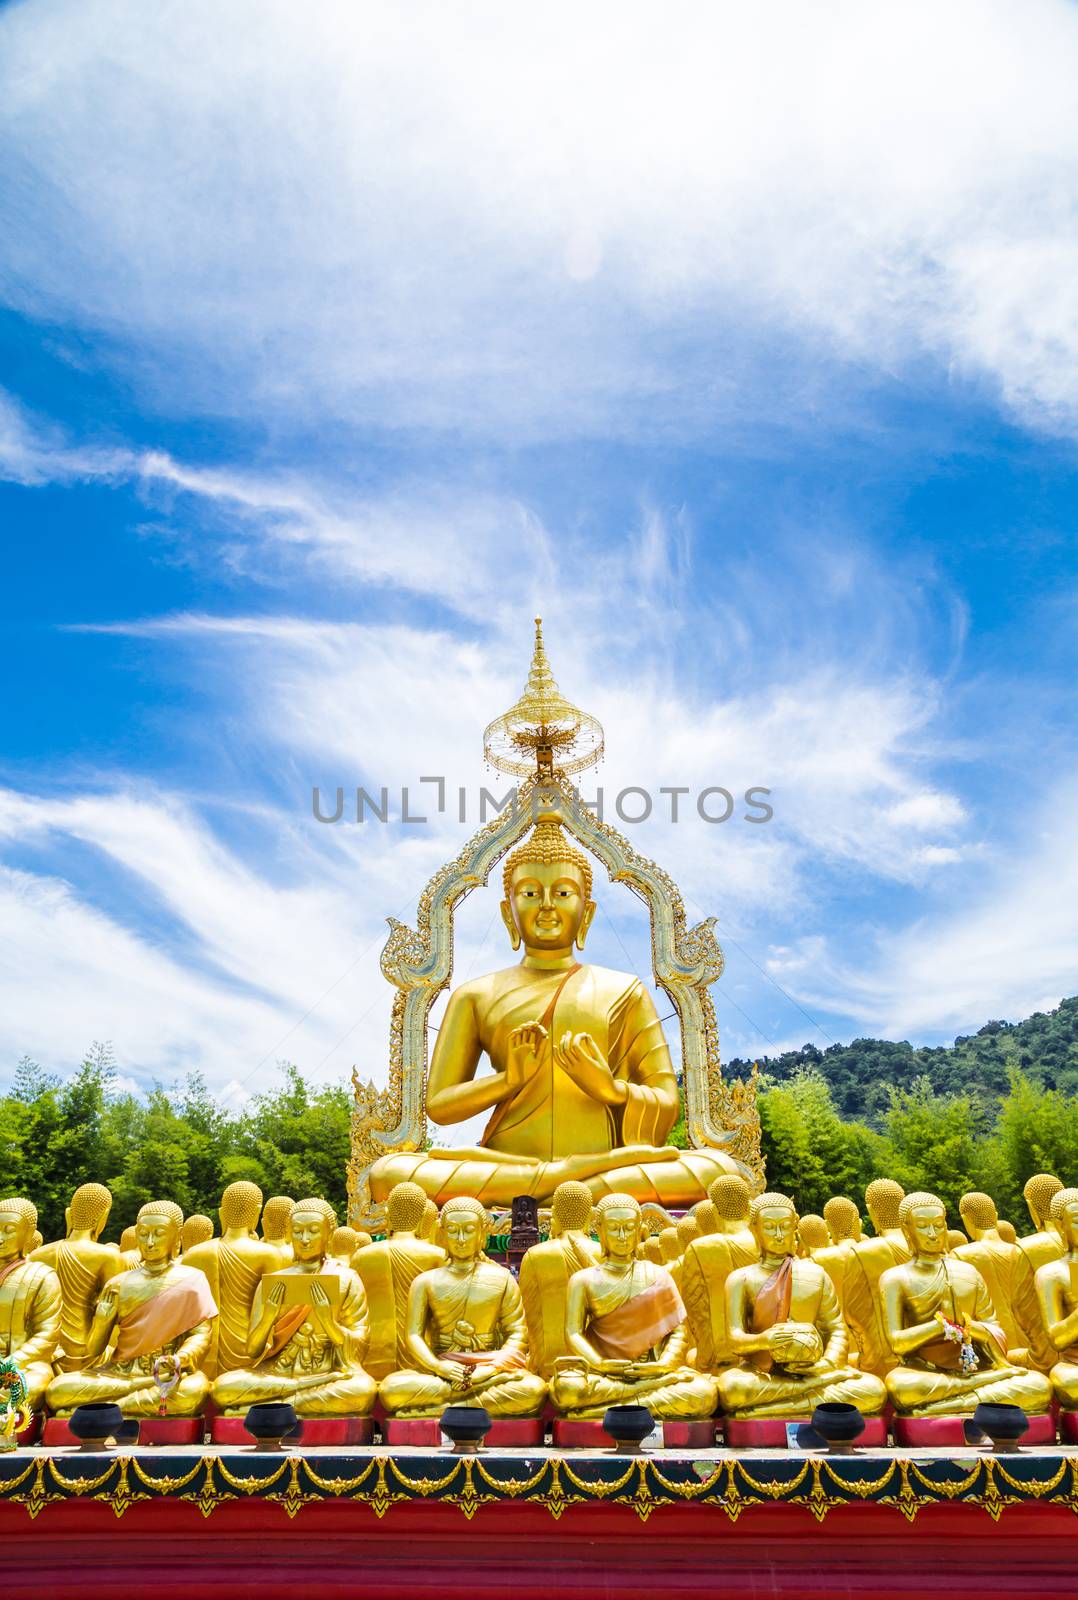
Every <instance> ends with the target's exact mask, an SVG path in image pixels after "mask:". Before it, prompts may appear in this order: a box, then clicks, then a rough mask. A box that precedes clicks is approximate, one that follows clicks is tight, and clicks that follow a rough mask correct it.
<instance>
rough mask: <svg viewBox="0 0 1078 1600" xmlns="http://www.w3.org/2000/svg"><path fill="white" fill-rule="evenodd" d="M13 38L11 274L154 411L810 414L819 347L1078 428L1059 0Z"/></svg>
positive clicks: (483, 13) (476, 17)
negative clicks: (117, 359)
mask: <svg viewBox="0 0 1078 1600" xmlns="http://www.w3.org/2000/svg"><path fill="white" fill-rule="evenodd" d="M0 33H2V37H3V45H4V48H3V60H4V62H5V63H6V65H5V68H4V82H3V93H2V94H0V106H3V108H4V109H3V118H4V124H3V126H4V127H5V128H6V137H7V140H8V144H9V156H8V167H9V170H10V172H11V173H12V176H13V179H14V182H15V184H16V188H17V193H18V196H19V203H18V204H17V205H16V206H13V207H11V208H10V210H9V221H8V229H7V236H6V245H5V253H6V256H7V273H6V279H5V281H6V283H7V285H8V289H7V293H8V295H9V298H10V300H11V302H12V303H13V304H14V305H16V306H17V307H19V308H21V309H25V310H28V311H30V312H32V313H34V314H36V315H41V316H44V317H47V318H49V319H50V320H52V321H57V320H60V321H63V320H71V321H75V322H77V323H79V324H81V325H82V326H83V327H92V328H96V329H98V330H100V331H102V332H103V333H104V334H105V335H106V336H107V338H108V339H109V341H110V345H111V347H112V349H113V351H114V352H116V353H117V354H118V353H119V352H121V351H122V350H123V348H124V345H125V341H134V342H135V344H136V345H138V346H139V352H140V353H139V362H140V363H142V362H146V363H147V369H145V370H142V371H141V374H140V375H141V377H142V378H143V379H146V378H147V377H148V376H149V372H152V373H153V375H154V381H155V382H156V394H157V398H158V400H159V402H160V403H161V404H162V405H165V406H169V405H171V404H172V403H174V399H175V396H176V395H177V392H178V391H180V390H182V392H183V395H184V398H185V401H186V400H187V399H189V397H190V395H191V393H192V391H193V390H195V391H197V393H198V396H199V398H200V400H201V402H202V404H203V405H205V406H206V407H207V408H208V409H210V410H215V409H219V410H221V411H223V412H225V413H229V414H233V415H234V414H236V413H237V412H238V411H243V412H250V413H252V414H256V415H259V416H262V417H265V418H275V417H280V416H282V415H289V416H292V417H296V416H299V415H302V416H304V417H306V418H309V419H311V420H312V421H314V420H315V419H317V420H318V422H319V423H321V422H323V420H324V419H327V418H344V419H345V420H346V421H350V422H364V423H369V424H371V425H373V426H374V427H376V428H381V427H385V426H388V427H394V426H399V425H401V424H418V425H425V424H429V423H433V424H436V425H437V426H439V427H445V426H449V427H451V428H453V429H454V430H468V429H471V428H476V427H478V428H481V429H483V430H486V431H494V432H497V433H502V432H505V431H510V432H511V433H512V435H513V436H514V437H515V438H516V439H519V438H520V437H521V433H522V430H526V429H528V428H533V429H537V430H541V431H542V432H543V433H545V434H550V433H554V434H562V433H567V432H577V431H580V430H582V429H583V430H588V429H591V428H593V427H596V426H603V427H605V428H607V429H609V428H610V427H612V426H613V427H632V428H639V427H647V428H648V429H649V430H651V429H653V428H654V426H655V424H656V422H658V421H660V420H661V422H662V425H663V426H664V427H669V426H670V425H671V421H672V419H673V417H674V416H675V415H676V417H677V425H678V427H679V428H680V429H681V430H682V431H686V430H687V431H690V432H692V431H694V430H701V429H702V430H705V431H708V430H711V429H712V428H714V427H715V426H716V425H719V424H721V425H722V426H723V427H724V430H726V432H725V436H726V437H727V438H728V439H729V438H730V437H731V436H732V430H733V428H734V427H735V426H736V424H737V422H738V420H739V419H741V418H744V417H745V416H746V415H747V414H748V413H749V412H752V414H753V419H754V420H755V418H758V417H759V416H760V415H762V414H767V415H769V416H770V417H771V418H772V419H775V418H776V417H779V416H781V417H782V418H783V420H784V421H787V422H788V421H790V420H796V414H797V412H798V410H799V409H802V410H807V411H808V412H811V411H812V410H813V408H814V407H815V406H817V405H818V402H819V393H820V384H821V378H820V375H819V356H820V352H821V351H822V350H827V351H829V352H831V353H832V354H834V355H836V356H838V357H839V358H840V359H850V360H852V361H854V362H855V363H857V364H859V365H867V366H868V367H869V368H872V369H875V370H877V371H882V372H884V373H890V372H893V371H894V370H896V369H897V368H901V367H902V366H903V365H904V364H906V363H911V362H917V361H919V360H920V359H921V358H922V357H923V355H924V354H926V353H927V354H928V355H930V356H931V357H932V358H933V359H934V360H935V361H936V362H937V363H938V365H939V367H940V369H941V370H944V371H953V372H955V373H957V374H959V375H963V376H973V377H974V378H977V379H981V378H983V379H986V380H987V381H988V382H989V383H990V384H992V385H994V386H995V387H996V388H997V390H998V391H999V392H1000V394H1001V395H1002V396H1003V398H1004V399H1005V401H1006V402H1007V403H1008V404H1010V405H1011V406H1013V407H1014V408H1015V409H1016V410H1017V412H1018V413H1019V414H1020V415H1021V416H1022V417H1024V418H1025V419H1027V420H1032V421H1033V422H1036V423H1041V424H1045V425H1048V426H1055V427H1072V426H1073V424H1074V420H1075V417H1076V415H1078V377H1076V373H1078V361H1076V360H1075V356H1076V353H1078V207H1076V193H1078V190H1076V183H1075V178H1076V170H1078V153H1076V152H1078V100H1076V97H1075V95H1074V93H1073V85H1074V82H1075V81H1076V79H1078V15H1076V13H1075V11H1074V8H1073V7H1072V6H1070V5H1068V4H1066V3H1065V0H1027V3H1026V4H1024V5H1022V6H1015V5H1013V4H1009V3H1005V0H994V3H991V0H990V3H988V4H984V3H974V0H956V3H955V4H952V5H949V6H947V7H944V8H940V7H939V6H937V5H932V4H929V3H928V0H919V3H914V4H910V5H907V6H904V7H903V8H902V10H901V12H900V13H899V12H896V11H894V10H893V9H892V8H886V7H866V6H863V5H858V4H854V3H852V0H832V3H830V4H827V5H823V6H816V7H811V8H806V7H804V6H802V5H798V4H796V3H793V0H790V3H777V0H772V3H771V4H766V5H762V6H756V7H753V8H751V9H737V8H732V7H714V6H706V5H703V4H699V3H691V0H683V3H681V4H676V5H674V6H673V8H665V9H664V10H663V11H662V13H661V14H660V13H659V12H658V11H656V10H655V9H654V8H653V7H651V6H648V5H646V4H643V3H637V4H626V3H624V0H622V3H619V4H616V5H615V4H613V3H609V4H602V3H600V4H596V5H593V6H591V7H589V8H588V10H587V11H586V12H584V13H582V12H581V11H580V8H579V7H570V6H569V5H568V4H567V3H566V0H562V3H557V0H554V3H552V4H551V5H549V6H547V7H546V8H544V11H543V13H542V17H541V18H540V19H539V20H538V21H537V20H536V17H535V16H534V15H532V14H531V13H526V12H524V11H519V10H513V9H512V8H508V9H507V8H506V7H504V6H498V5H494V4H493V3H491V0H487V3H483V4H470V5H465V6H463V7H462V6H456V7H452V8H446V7H440V6H435V5H419V6H411V7H409V8H407V10H402V9H401V8H398V7H393V6H391V5H388V4H375V5H367V6H363V7H358V8H357V7H352V6H348V5H345V4H343V3H342V4H332V5H331V4H326V5H321V6H318V7H315V8H307V9H306V10H304V11H302V12H301V11H299V10H297V9H296V7H295V6H293V5H290V4H288V3H286V0H248V3H242V0H239V3H235V4H233V5H231V6H229V7H227V8H221V7H219V6H212V5H210V4H209V3H208V0H202V3H198V0H191V3H189V4H188V5H186V6H184V7H182V8H180V9H175V10H171V11H169V12H168V14H167V18H166V17H165V16H164V15H163V14H162V13H160V12H159V11H157V10H156V9H155V8H152V7H145V6H142V5H139V4H137V3H134V0H93V3H89V4H86V3H75V0H51V3H49V0H39V3H38V4H36V5H34V6H17V7H9V8H8V9H7V10H6V11H5V13H4V14H3V17H2V18H0ZM791 331H793V332H795V333H798V334H800V335H802V336H803V337H804V338H805V339H806V341H807V342H808V352H807V353H808V356H809V359H810V361H811V362H812V363H813V367H812V369H811V372H810V369H808V368H806V367H804V366H803V365H802V366H799V365H798V363H797V361H796V360H795V359H793V358H792V357H791V355H790V351H789V340H788V335H789V333H790V332H791ZM771 335H775V336H777V337H780V338H782V339H783V341H784V349H783V355H782V361H781V363H772V362H769V357H768V354H767V341H768V339H769V338H770V337H771ZM761 338H762V339H763V347H762V348H761V344H760V341H761Z"/></svg>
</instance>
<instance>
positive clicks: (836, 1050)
mask: <svg viewBox="0 0 1078 1600" xmlns="http://www.w3.org/2000/svg"><path fill="white" fill-rule="evenodd" d="M1016 1067H1017V1068H1020V1069H1021V1070H1022V1072H1023V1073H1024V1074H1025V1076H1026V1077H1027V1078H1028V1079H1030V1081H1031V1082H1033V1083H1036V1084H1038V1085H1039V1086H1040V1087H1041V1088H1044V1089H1058V1090H1060V1091H1061V1092H1062V1093H1063V1094H1066V1095H1073V1094H1076V1093H1078V996H1072V997H1071V998H1070V999H1069V1000H1064V1001H1063V1002H1062V1003H1061V1004H1060V1006H1059V1007H1058V1009H1057V1010H1055V1011H1036V1012H1034V1014H1033V1015H1032V1016H1031V1017H1027V1018H1026V1020H1025V1021H1024V1022H986V1023H985V1025H984V1027H983V1028H980V1029H978V1031H977V1032H976V1033H973V1034H968V1035H964V1036H960V1037H959V1038H957V1039H956V1040H955V1042H954V1044H953V1045H936V1046H930V1045H921V1046H919V1047H918V1048H916V1049H915V1048H914V1047H913V1046H912V1045H910V1044H906V1043H901V1044H894V1043H892V1042H891V1041H890V1040H887V1039H854V1040H853V1042H852V1043H851V1044H833V1045H828V1046H827V1048H826V1049H824V1050H820V1049H818V1048H817V1047H816V1046H815V1045H813V1044H806V1045H802V1047H801V1049H800V1050H788V1051H786V1052H785V1053H784V1054H783V1055H778V1056H762V1057H760V1070H761V1072H763V1073H765V1074H766V1076H767V1078H768V1080H769V1081H770V1082H772V1083H776V1084H778V1083H783V1082H786V1081H788V1080H789V1079H790V1078H792V1077H794V1076H795V1075H796V1074H797V1073H798V1072H804V1071H805V1070H806V1069H812V1070H815V1071H817V1072H820V1073H822V1074H823V1076H824V1077H825V1078H826V1080H827V1083H828V1086H829V1087H830V1090H831V1094H832V1098H833V1100H834V1103H835V1105H836V1107H837V1109H838V1110H839V1112H840V1113H841V1114H842V1116H844V1117H856V1118H858V1119H860V1120H861V1121H865V1122H868V1123H869V1124H871V1125H872V1126H876V1127H878V1126H881V1125H882V1123H883V1119H884V1117H885V1115H886V1112H887V1109H888V1105H889V1097H888V1089H889V1088H890V1087H894V1088H896V1089H909V1088H911V1087H912V1085H913V1084H914V1082H915V1081H916V1080H917V1079H919V1078H928V1079H929V1081H930V1082H931V1084H932V1088H933V1089H934V1090H935V1092H936V1093H937V1094H967V1095H970V1096H971V1097H972V1098H974V1099H975V1100H981V1101H988V1100H992V1101H994V1100H996V1099H997V1098H998V1097H999V1096H1001V1095H1004V1094H1006V1092H1007V1086H1008V1081H1009V1080H1008V1074H1009V1072H1010V1071H1011V1070H1012V1069H1014V1068H1016ZM751 1070H752V1062H751V1061H743V1060H740V1059H736V1058H735V1059H734V1060H733V1061H728V1062H725V1063H724V1064H723V1071H724V1072H725V1073H727V1074H728V1075H729V1076H732V1077H744V1076H746V1075H747V1074H748V1073H749V1072H750V1071H751Z"/></svg>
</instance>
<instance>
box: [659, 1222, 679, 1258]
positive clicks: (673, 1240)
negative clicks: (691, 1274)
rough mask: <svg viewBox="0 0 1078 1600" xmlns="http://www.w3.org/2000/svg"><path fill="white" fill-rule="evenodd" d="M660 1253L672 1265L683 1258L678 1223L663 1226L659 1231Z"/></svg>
mask: <svg viewBox="0 0 1078 1600" xmlns="http://www.w3.org/2000/svg"><path fill="white" fill-rule="evenodd" d="M659 1254H660V1255H661V1256H662V1258H663V1260H664V1261H669V1262H670V1264H671V1265H673V1263H674V1262H675V1261H680V1260H681V1239H680V1238H679V1237H678V1231H677V1225H676V1224H675V1223H673V1222H672V1223H671V1224H670V1226H669V1227H668V1228H662V1229H661V1230H660V1232H659Z"/></svg>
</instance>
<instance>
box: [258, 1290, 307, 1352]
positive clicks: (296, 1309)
mask: <svg viewBox="0 0 1078 1600" xmlns="http://www.w3.org/2000/svg"><path fill="white" fill-rule="evenodd" d="M310 1314H311V1308H310V1306H309V1305H301V1306H289V1307H288V1309H287V1310H285V1311H282V1312H281V1314H280V1316H279V1317H278V1318H277V1321H276V1322H275V1323H274V1324H273V1332H272V1333H271V1334H270V1337H269V1342H268V1343H267V1345H266V1348H265V1350H264V1351H263V1353H262V1359H261V1361H260V1362H259V1363H258V1364H259V1366H260V1367H262V1366H265V1364H266V1362H267V1361H273V1360H274V1359H275V1358H276V1357H277V1356H279V1355H280V1353H281V1351H282V1350H283V1349H284V1347H285V1345H286V1344H287V1343H288V1341H289V1339H291V1337H292V1335H293V1334H294V1333H297V1332H298V1331H299V1329H300V1328H302V1326H303V1324H304V1323H305V1322H306V1320H307V1318H308V1317H309V1316H310Z"/></svg>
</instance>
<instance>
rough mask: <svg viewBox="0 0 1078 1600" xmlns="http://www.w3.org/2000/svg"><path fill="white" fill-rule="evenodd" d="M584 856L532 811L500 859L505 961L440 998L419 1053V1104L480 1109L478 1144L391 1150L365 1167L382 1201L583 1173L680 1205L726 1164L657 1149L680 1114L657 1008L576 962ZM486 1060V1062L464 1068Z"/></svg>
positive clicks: (587, 880)
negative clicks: (422, 1072) (413, 1186)
mask: <svg viewBox="0 0 1078 1600" xmlns="http://www.w3.org/2000/svg"><path fill="white" fill-rule="evenodd" d="M591 884H592V874H591V865H590V863H589V862H588V859H587V857H586V856H584V855H583V854H582V853H581V852H580V851H579V850H577V849H575V848H574V847H573V846H572V845H571V844H570V843H569V841H568V839H567V838H566V837H565V835H564V834H563V832H562V829H561V827H560V826H559V824H558V821H557V819H556V817H553V816H549V815H543V816H540V819H539V821H538V823H537V825H536V827H535V829H534V831H533V832H532V834H531V836H530V837H529V838H528V839H527V840H526V842H525V843H524V844H522V845H521V846H519V847H518V848H517V849H516V850H514V851H513V852H512V854H511V855H510V856H509V857H508V859H507V861H506V863H505V871H504V887H505V899H504V900H503V902H502V908H501V909H502V917H503V920H504V922H505V926H506V929H507V931H508V934H509V940H510V943H511V944H512V946H513V948H514V950H519V949H520V948H521V946H523V949H524V956H523V959H522V960H521V962H520V964H519V965H518V966H514V967H506V968H503V969H502V971H500V972H495V973H491V974H488V975H487V976H485V977H480V978H473V979H471V980H470V981H468V982H467V983H464V984H462V985H461V986H460V987H459V988H457V989H454V990H453V992H452V993H451V994H450V996H449V1003H448V1005H447V1007H446V1011H445V1016H444V1017H443V1019H442V1023H441V1026H440V1028H439V1029H438V1037H437V1041H436V1043H435V1046H434V1053H433V1057H432V1059H431V1066H430V1076H429V1080H428V1083H427V1115H428V1116H429V1117H430V1118H431V1120H432V1121H434V1122H436V1123H438V1124H440V1125H442V1126H445V1125H448V1124H452V1123H456V1122H463V1121H466V1120H468V1119H470V1118H472V1117H476V1116H478V1115H480V1113H483V1112H487V1113H489V1120H488V1122H487V1125H486V1128H485V1130H484V1133H483V1136H482V1139H481V1141H480V1143H479V1145H478V1146H477V1147H475V1148H470V1149H463V1150H427V1151H422V1152H418V1153H410V1152H402V1153H397V1154H391V1155H387V1156H384V1157H382V1158H381V1159H380V1160H378V1161H376V1162H375V1163H374V1166H373V1167H372V1169H371V1180H370V1181H371V1193H372V1195H373V1196H374V1198H375V1199H376V1200H381V1199H384V1198H385V1196H386V1195H387V1194H388V1193H389V1190H390V1189H391V1188H392V1187H393V1185H394V1184H396V1183H400V1182H402V1181H405V1180H412V1181H414V1182H416V1183H418V1184H420V1185H421V1187H422V1188H423V1189H424V1190H425V1191H426V1192H427V1193H428V1194H430V1195H432V1196H433V1197H434V1198H436V1199H438V1200H442V1199H444V1198H446V1197H449V1196H452V1195H460V1194H467V1195H474V1196H476V1197H477V1198H479V1199H481V1200H483V1201H484V1202H485V1203H487V1204H493V1205H508V1204H510V1203H511V1202H512V1200H513V1199H514V1198H515V1197H516V1196H517V1195H533V1196H534V1197H535V1198H536V1199H538V1200H540V1201H549V1199H550V1198H551V1196H552V1195H553V1193H554V1190H555V1189H556V1188H557V1186H558V1184H559V1183H563V1182H565V1181H566V1180H567V1179H577V1180H579V1181H581V1182H584V1183H587V1184H588V1186H589V1188H590V1189H591V1191H592V1195H593V1197H598V1196H600V1195H602V1194H604V1193H607V1192H610V1191H619V1192H626V1193H629V1194H632V1195H633V1196H635V1197H636V1198H637V1199H639V1200H655V1201H658V1202H660V1203H661V1204H664V1205H670V1204H673V1205H677V1206H682V1205H685V1206H687V1205H691V1204H692V1203H693V1202H694V1201H696V1200H699V1199H701V1198H702V1197H703V1195H704V1192H705V1190H706V1188H707V1185H708V1183H709V1182H710V1181H711V1179H712V1178H714V1177H716V1176H717V1175H718V1174H719V1173H720V1172H729V1171H736V1163H735V1162H734V1161H733V1160H731V1158H730V1157H728V1156H725V1155H723V1154H721V1153H720V1152H718V1151H714V1150H712V1151H699V1150H677V1149H674V1148H673V1147H668V1146H666V1145H665V1144H664V1141H665V1139H666V1137H667V1135H668V1134H669V1133H670V1131H671V1130H672V1128H673V1126H674V1124H675V1122H676V1121H677V1119H678V1114H679V1110H680V1105H679V1096H678V1085H677V1079H676V1077H675V1075H674V1069H673V1065H672V1063H671V1060H670V1053H669V1050H668V1049H667V1045H666V1040H665V1039H664V1037H663V1031H662V1026H661V1024H660V1022H659V1018H658V1015H657V1013H656V1011H655V1006H654V1004H653V1002H652V999H651V996H650V994H649V992H648V990H647V989H646V988H645V987H644V985H643V984H642V983H641V981H640V979H639V978H635V977H632V976H630V975H629V974H626V973H623V972H614V971H610V970H608V969H607V968H605V967H595V966H590V965H587V964H583V963H581V962H579V961H578V960H577V959H576V956H575V955H574V949H575V950H583V948H584V941H585V939H586V937H587V933H588V929H589V927H590V926H591V921H592V918H593V916H594V915H595V902H594V900H593V899H592V898H591ZM484 1055H486V1056H487V1057H488V1058H489V1060H490V1063H491V1066H492V1067H493V1069H494V1070H493V1072H492V1073H489V1074H486V1075H483V1076H478V1077H477V1076H476V1073H477V1069H478V1067H479V1063H480V1060H481V1058H482V1057H483V1056H484Z"/></svg>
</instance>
